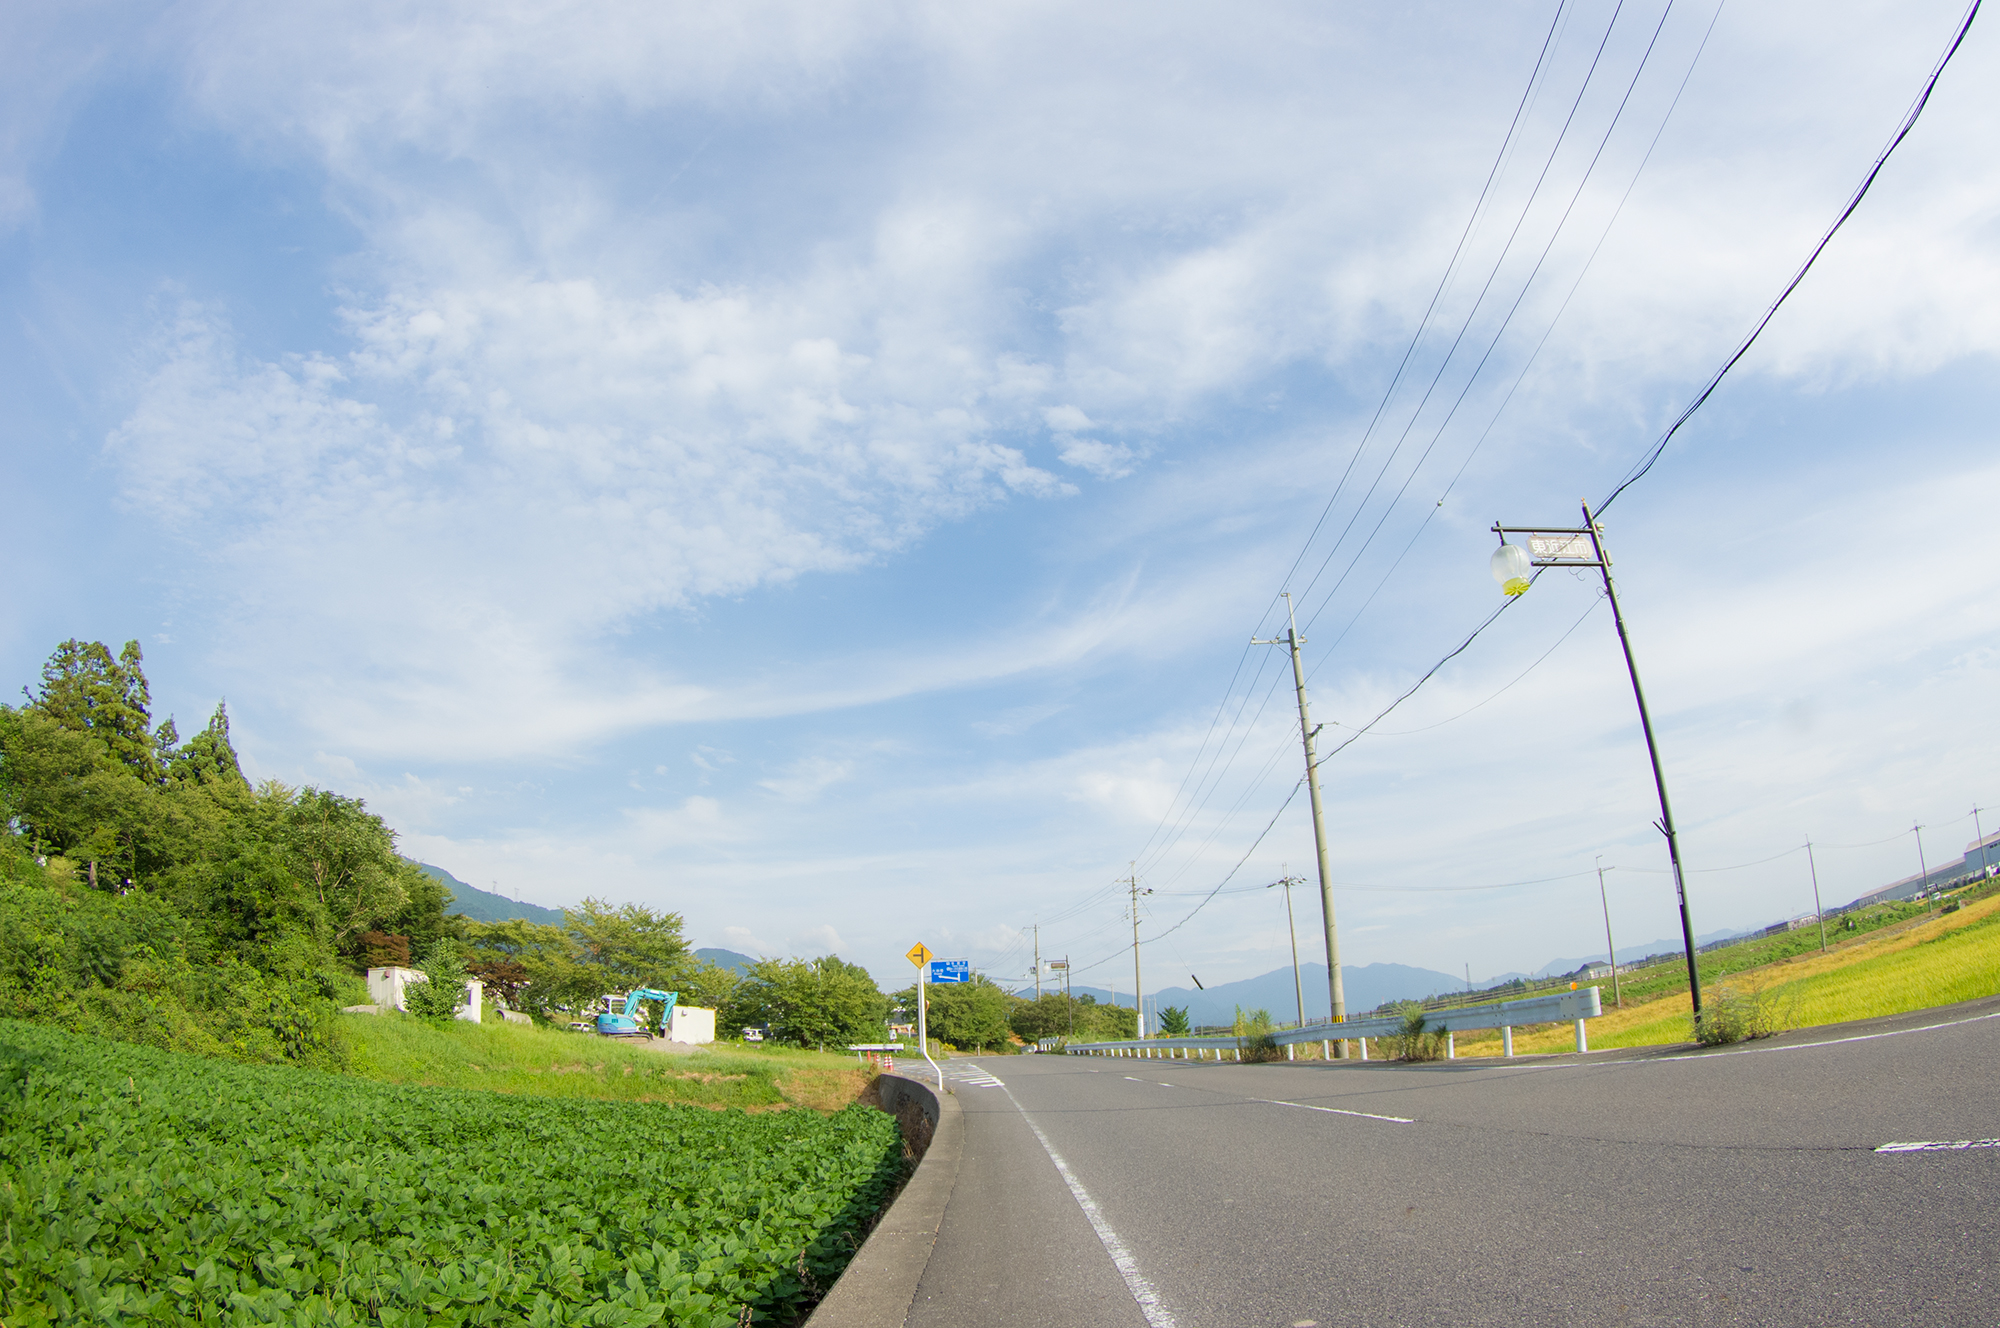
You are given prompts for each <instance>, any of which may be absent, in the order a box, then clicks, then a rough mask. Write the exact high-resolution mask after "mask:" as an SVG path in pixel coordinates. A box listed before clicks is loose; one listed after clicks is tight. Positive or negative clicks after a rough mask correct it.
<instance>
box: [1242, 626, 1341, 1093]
mask: <svg viewBox="0 0 2000 1328" xmlns="http://www.w3.org/2000/svg"><path fill="white" fill-rule="evenodd" d="M1284 596H1285V634H1284V635H1283V636H1282V637H1273V638H1271V639H1270V640H1268V641H1260V640H1258V639H1257V638H1256V637H1254V636H1253V637H1251V638H1250V644H1251V645H1253V646H1279V645H1282V646H1288V647H1290V649H1291V652H1292V685H1293V687H1294V688H1296V689H1297V691H1298V694H1299V736H1300V737H1301V738H1302V739H1303V740H1304V741H1305V748H1306V791H1307V792H1308V793H1310V794H1311V795H1312V815H1313V847H1314V849H1316V850H1317V851H1318V854H1319V909H1320V917H1321V918H1322V919H1323V920H1324V922H1325V923H1326V994H1327V996H1328V998H1329V999H1330V1000H1331V1001H1332V1010H1333V1022H1334V1023H1336V1024H1338V1023H1343V1022H1345V1021H1346V1019H1347V990H1346V987H1345V985H1344V984H1343V983H1342V982H1341V980H1340V932H1339V930H1338V928H1336V926H1335V925H1334V919H1333V872H1332V870H1331V868H1329V867H1328V865H1327V860H1326V816H1325V814H1324V812H1323V811H1322V810H1321V808H1320V801H1319V757H1318V756H1317V755H1315V754H1314V751H1313V739H1314V738H1315V737H1316V736H1318V734H1319V730H1318V729H1316V728H1314V727H1313V722H1312V710H1311V708H1310V707H1309V706H1308V705H1307V704H1306V672H1305V668H1304V666H1303V665H1301V664H1300V663H1299V647H1300V646H1301V645H1303V644H1304V642H1303V641H1302V640H1301V639H1300V637H1299V622H1298V618H1297V616H1296V615H1295V614H1294V613H1293V611H1292V592H1291V591H1289V590H1287V591H1285V592H1284ZM1333 1054H1334V1055H1335V1056H1336V1057H1338V1058H1342V1059H1344V1058H1345V1057H1346V1056H1347V1043H1346V1042H1344V1041H1342V1040H1341V1039H1339V1038H1335V1039H1334V1040H1333Z"/></svg>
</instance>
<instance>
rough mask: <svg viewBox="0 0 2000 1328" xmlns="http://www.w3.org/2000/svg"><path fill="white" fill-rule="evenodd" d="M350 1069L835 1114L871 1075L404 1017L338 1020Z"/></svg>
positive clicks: (575, 1093)
mask: <svg viewBox="0 0 2000 1328" xmlns="http://www.w3.org/2000/svg"><path fill="white" fill-rule="evenodd" d="M340 1033H341V1039H342V1041H343V1042H344V1043H345V1044H346V1046H347V1049H348V1067H349V1069H350V1070H351V1071H352V1072H353V1073H355V1074H358V1075H360V1076H361V1077H363V1078H366V1079H373V1080H376V1081H378V1082H380V1083H388V1084H413V1085H422V1086H425V1087H431V1088H471V1089H480V1090H484V1091H487V1092H494V1093H515V1094H525V1095H527V1096H531V1097H553V1098H569V1099H595V1100H600V1101H614V1102H663V1103H681V1104H685V1105H688V1106H699V1107H742V1108H744V1109H745V1110H748V1111H771V1110H776V1109H781V1108H784V1107H807V1108H811V1109H813V1110H816V1111H837V1110H839V1109H840V1108H841V1107H844V1106H846V1105H847V1104H848V1103H850V1102H853V1101H855V1100H856V1099H857V1098H859V1097H860V1095H861V1093H862V1090H863V1089H865V1088H866V1087H867V1086H868V1083H869V1081H870V1080H871V1079H872V1078H873V1077H874V1076H873V1073H872V1072H871V1071H869V1070H868V1069H867V1068H866V1067H865V1066H863V1065H861V1064H860V1063H859V1062H857V1061H856V1060H855V1058H854V1057H853V1056H852V1055H841V1054H837V1053H833V1052H817V1051H801V1050H798V1049H796V1048H780V1047H772V1048H769V1049H765V1048H762V1047H749V1046H742V1045H739V1044H734V1043H728V1044H721V1045H718V1046H716V1047H714V1048H713V1049H704V1050H702V1051H696V1052H670V1051H667V1050H665V1049H664V1048H665V1044H664V1043H660V1042H653V1043H647V1042H642V1041H637V1040H627V1039H624V1038H601V1037H598V1036H597V1035H596V1034H594V1033H571V1032H567V1031H564V1030H562V1029H554V1028H544V1027H538V1026H530V1025H523V1024H504V1023H489V1024H469V1023H460V1022H456V1021H455V1022H453V1023H450V1024H446V1025H444V1026H442V1027H439V1026H436V1025H432V1024H426V1023H423V1022H422V1021H420V1020H416V1019H411V1018H409V1017H407V1016H405V1015H397V1014H389V1015H346V1016H343V1017H342V1019H341V1022H340Z"/></svg>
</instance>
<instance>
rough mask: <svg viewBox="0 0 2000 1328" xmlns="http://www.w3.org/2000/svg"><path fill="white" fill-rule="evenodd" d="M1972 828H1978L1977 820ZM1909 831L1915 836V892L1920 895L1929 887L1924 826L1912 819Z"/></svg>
mask: <svg viewBox="0 0 2000 1328" xmlns="http://www.w3.org/2000/svg"><path fill="white" fill-rule="evenodd" d="M1972 828H1973V829H1974V830H1975V831H1976V830H1978V829H1979V823H1978V822H1977V821H1975V822H1973V824H1972ZM1910 833H1911V834H1913V835H1915V836H1916V837H1917V893H1918V894H1920V895H1921V894H1928V893H1929V892H1930V888H1931V869H1930V866H1929V864H1928V863H1926V862H1925V861H1924V828H1923V827H1922V826H1921V825H1918V824H1917V823H1916V822H1915V821H1912V822H1910ZM1936 911H1937V910H1936V908H1935V906H1933V908H1932V912H1936Z"/></svg>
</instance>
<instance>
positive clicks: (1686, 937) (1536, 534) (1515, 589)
mask: <svg viewBox="0 0 2000 1328" xmlns="http://www.w3.org/2000/svg"><path fill="white" fill-rule="evenodd" d="M1493 533H1494V534H1496V535H1498V536H1499V537H1500V550H1499V551H1498V552H1496V553H1495V554H1494V555H1493V556H1494V560H1495V564H1496V571H1495V573H1494V575H1495V576H1496V577H1497V576H1499V575H1501V573H1500V571H1499V570H1497V568H1498V564H1499V561H1500V559H1501V558H1502V557H1503V555H1506V554H1507V550H1508V548H1509V546H1508V544H1507V536H1508V535H1509V534H1520V535H1526V536H1527V537H1528V549H1529V555H1528V557H1527V558H1526V559H1525V560H1524V561H1525V562H1527V563H1530V564H1532V565H1533V566H1535V567H1595V568H1596V569H1597V570H1598V571H1599V572H1601V573H1603V575H1604V598H1606V599H1607V600H1609V601H1611V621H1612V622H1613V623H1615V624H1617V627H1618V647H1619V649H1620V650H1622V651H1623V652H1624V654H1625V672H1626V673H1627V674H1629V675H1630V676H1631V679H1632V699H1633V700H1634V701H1636V702H1637V703H1638V705H1639V728H1640V730H1641V731H1642V732H1643V733H1644V734H1645V735H1646V756H1647V758H1648V759H1649V760H1650V761H1651V762H1652V764H1653V788H1654V789H1655V790H1656V791H1657V792H1658V793H1659V795H1660V819H1659V820H1657V821H1655V822H1653V828H1654V829H1655V830H1658V831H1659V832H1660V833H1661V834H1663V835H1665V836H1666V837H1667V858H1668V860H1669V861H1670V862H1671V863H1672V864H1673V868H1674V894H1675V896H1676V898H1677V899H1678V901H1679V903H1680V910H1681V943H1682V945H1683V946H1684V947H1685V948H1686V951H1687V971H1688V1001H1689V1004H1691V1005H1692V1006H1693V1007H1694V1017H1695V1022H1696V1023H1697V1024H1699V1023H1700V1021H1701V970H1700V969H1699V968H1698V967H1697V966H1696V964H1695V943H1694V918H1693V917H1692V916H1691V915H1690V914H1689V913H1688V896H1687V876H1686V874H1685V873H1683V872H1682V870H1681V841H1680V836H1679V835H1677V834H1676V833H1675V832H1674V809H1673V804H1672V803H1670V802H1669V801H1668V800H1667V772H1666V769H1665V767H1663V766H1662V765H1661V764H1660V746H1659V743H1658V742H1657V741H1655V740H1654V738H1653V716H1652V712H1651V711H1649V710H1647V708H1646V689H1645V688H1644V687H1642V686H1640V684H1639V662H1638V661H1637V660H1636V659H1634V658H1633V657H1632V638H1631V637H1630V636H1628V635H1627V634H1626V632H1625V613H1624V611H1623V610H1622V609H1620V608H1619V607H1618V587H1617V586H1616V585H1615V584H1613V582H1612V580H1611V555H1610V554H1609V553H1607V552H1606V551H1605V548H1604V528H1603V527H1602V526H1599V525H1598V524H1597V519H1596V518H1595V517H1593V516H1591V514H1590V504H1589V503H1584V504H1583V524H1582V525H1581V526H1503V525H1501V524H1500V523H1499V522H1497V521H1496V522H1494V524H1493ZM1585 541H1588V547H1586V546H1585ZM1512 547H1514V548H1515V549H1516V550H1518V549H1519V546H1518V545H1515V546H1512ZM1516 556H1518V554H1517V555H1516ZM1519 572H1520V573H1521V576H1520V578H1519V579H1517V580H1513V581H1506V582H1503V583H1502V589H1504V590H1505V591H1506V592H1507V593H1508V594H1510V595H1518V594H1520V593H1521V592H1522V591H1524V590H1526V589H1527V588H1528V582H1527V580H1526V579H1525V572H1526V568H1525V567H1523V568H1521V569H1519Z"/></svg>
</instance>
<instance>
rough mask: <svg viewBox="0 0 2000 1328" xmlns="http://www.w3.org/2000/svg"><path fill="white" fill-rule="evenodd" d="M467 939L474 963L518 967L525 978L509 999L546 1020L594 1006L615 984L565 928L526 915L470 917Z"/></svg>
mask: <svg viewBox="0 0 2000 1328" xmlns="http://www.w3.org/2000/svg"><path fill="white" fill-rule="evenodd" d="M426 879H428V878H426ZM465 940H466V945H467V946H468V948H469V950H470V952H471V956H472V962H473V963H474V964H475V965H477V964H503V963H505V964H516V965H519V967H520V968H521V970H522V973H523V975H524V976H523V978H522V980H521V981H520V982H518V983H517V984H516V985H515V986H514V988H513V990H512V991H511V992H510V993H509V994H508V998H507V1003H508V1004H509V1005H512V1006H515V1008H517V1009H520V1010H523V1011H526V1012H529V1013H532V1014H535V1015H538V1016H540V1017H541V1018H543V1019H547V1018H550V1017H552V1016H553V1015H554V1013H555V1012H556V1011H566V1012H570V1013H574V1012H576V1011H579V1010H583V1009H585V1008H587V1007H589V1006H591V1005H594V1004H595V1003H596V1002H597V999H598V997H600V996H602V995H604V994H605V993H606V992H608V991H610V990H611V989H612V987H613V986H615V985H616V982H615V980H614V979H613V978H612V976H611V975H610V974H609V973H607V972H606V971H605V970H604V969H602V968H599V967H598V966H597V965H595V964H586V963H584V962H583V946H582V945H581V944H580V943H579V942H578V941H577V939H576V937H574V936H572V935H570V933H569V932H567V931H565V930H564V929H562V928H561V927H553V926H548V925H546V924H543V923H539V922H529V921H528V920H527V919H525V918H506V919H504V920H502V921H500V922H472V921H468V922H466V923H465Z"/></svg>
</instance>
